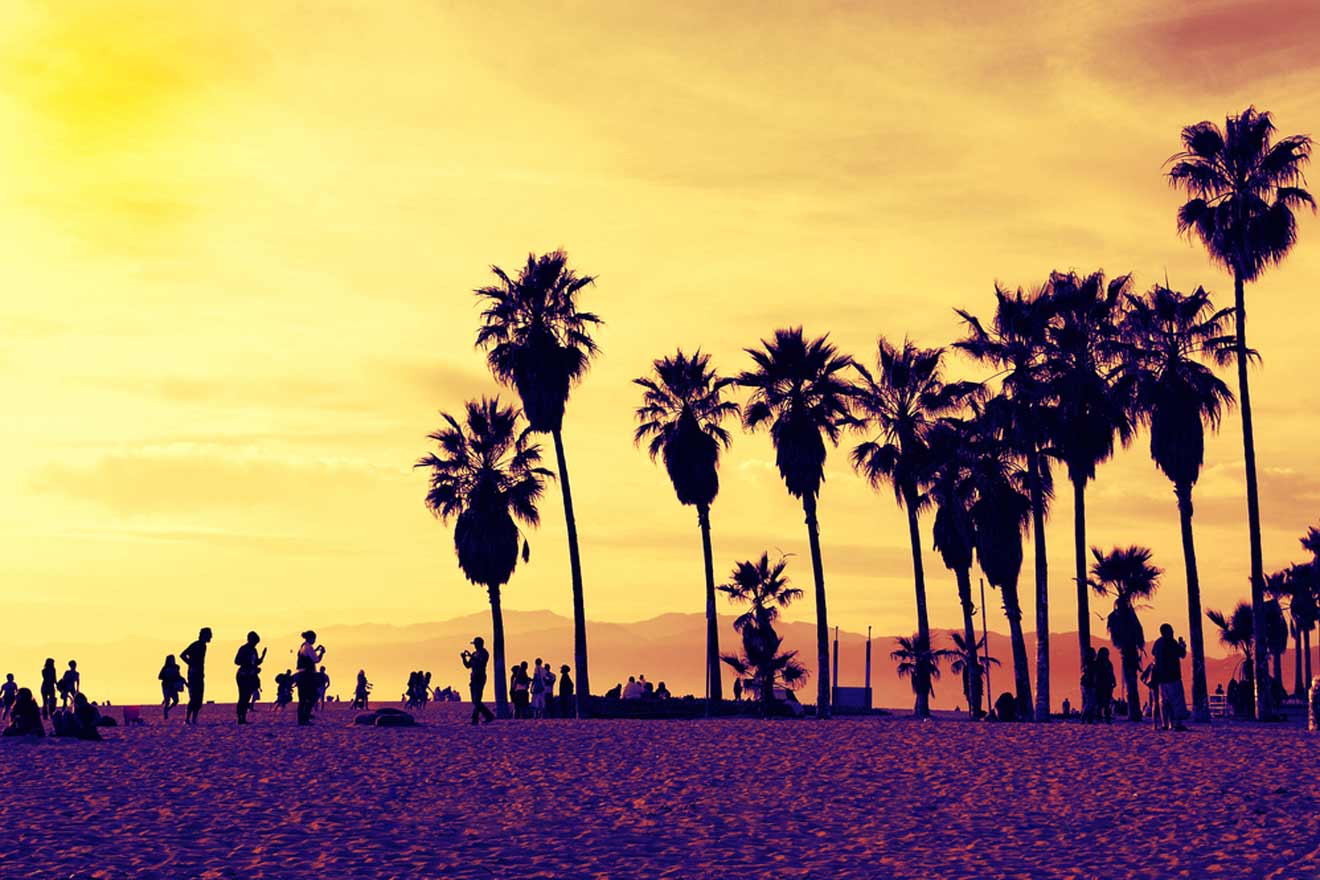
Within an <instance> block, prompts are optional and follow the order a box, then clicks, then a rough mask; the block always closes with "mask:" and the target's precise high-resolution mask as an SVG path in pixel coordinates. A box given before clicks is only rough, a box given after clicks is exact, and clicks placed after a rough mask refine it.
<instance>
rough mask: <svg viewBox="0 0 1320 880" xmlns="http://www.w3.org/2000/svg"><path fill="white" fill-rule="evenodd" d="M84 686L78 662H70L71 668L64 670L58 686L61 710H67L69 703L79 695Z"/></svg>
mask: <svg viewBox="0 0 1320 880" xmlns="http://www.w3.org/2000/svg"><path fill="white" fill-rule="evenodd" d="M81 686H82V676H81V675H79V674H78V661H77V660H70V661H69V668H68V669H66V670H64V674H63V675H61V676H60V682H59V684H58V685H57V687H58V689H59V692H60V708H61V709H67V708H68V707H69V702H70V701H71V700H73V698H74V696H76V695H77V693H78V690H79V688H80V687H81Z"/></svg>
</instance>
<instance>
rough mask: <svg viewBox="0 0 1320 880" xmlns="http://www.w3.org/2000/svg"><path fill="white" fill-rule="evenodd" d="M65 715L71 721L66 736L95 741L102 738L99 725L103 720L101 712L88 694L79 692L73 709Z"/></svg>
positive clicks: (74, 700) (75, 696)
mask: <svg viewBox="0 0 1320 880" xmlns="http://www.w3.org/2000/svg"><path fill="white" fill-rule="evenodd" d="M65 717H66V718H67V719H68V721H69V727H68V733H67V734H65V735H66V736H72V737H75V738H77V739H83V740H89V741H93V742H99V741H100V740H101V731H100V729H99V725H98V722H99V721H100V720H101V713H100V712H98V711H96V707H95V706H93V705H92V704H91V702H89V701H88V699H87V695H86V694H84V693H78V694H75V695H74V698H73V711H72V712H67V713H65Z"/></svg>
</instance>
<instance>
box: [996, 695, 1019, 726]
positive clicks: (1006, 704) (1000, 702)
mask: <svg viewBox="0 0 1320 880" xmlns="http://www.w3.org/2000/svg"><path fill="white" fill-rule="evenodd" d="M995 717H996V718H998V719H999V720H1000V721H1017V720H1018V717H1017V699H1016V698H1015V697H1014V696H1013V695H1012V694H1010V693H1009V692H1008V691H1004V692H1003V693H1002V694H1000V695H999V699H997V700H995Z"/></svg>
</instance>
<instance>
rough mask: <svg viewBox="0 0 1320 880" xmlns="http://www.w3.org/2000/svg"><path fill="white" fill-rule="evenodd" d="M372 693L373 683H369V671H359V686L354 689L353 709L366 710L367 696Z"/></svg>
mask: <svg viewBox="0 0 1320 880" xmlns="http://www.w3.org/2000/svg"><path fill="white" fill-rule="evenodd" d="M369 693H371V682H369V681H367V671H366V670H365V669H359V670H358V674H357V684H356V685H355V686H354V687H353V708H354V709H366V708H367V695H368V694H369Z"/></svg>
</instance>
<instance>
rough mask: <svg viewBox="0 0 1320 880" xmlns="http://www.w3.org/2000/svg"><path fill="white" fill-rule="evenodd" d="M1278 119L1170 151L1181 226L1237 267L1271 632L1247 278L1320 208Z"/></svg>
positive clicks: (1259, 661) (1261, 618)
mask: <svg viewBox="0 0 1320 880" xmlns="http://www.w3.org/2000/svg"><path fill="white" fill-rule="evenodd" d="M1274 134H1275V128H1274V120H1273V119H1272V118H1271V116H1270V114H1269V113H1267V112H1262V111H1258V110H1256V108H1255V107H1248V108H1247V109H1246V110H1244V111H1242V113H1241V114H1239V115H1237V116H1229V117H1228V118H1227V119H1225V120H1224V128H1223V129H1220V128H1219V126H1217V125H1215V124H1214V123H1213V122H1209V121H1204V122H1198V123H1195V124H1194V125H1189V126H1187V127H1185V128H1184V129H1183V130H1182V145H1183V149H1182V150H1181V151H1180V152H1178V153H1176V154H1174V155H1173V156H1172V157H1170V159H1169V161H1168V163H1166V164H1169V165H1171V166H1172V167H1171V168H1169V172H1168V177H1169V183H1170V185H1172V186H1174V187H1177V188H1179V189H1182V190H1183V191H1185V192H1186V193H1187V195H1188V199H1187V201H1186V202H1184V203H1183V204H1182V206H1181V207H1180V208H1179V209H1178V232H1179V233H1181V234H1183V235H1188V236H1192V235H1195V236H1196V237H1197V238H1198V239H1200V240H1201V243H1202V244H1203V245H1204V246H1205V249H1206V252H1207V253H1208V254H1209V255H1210V259H1211V260H1212V261H1213V262H1215V263H1218V264H1219V265H1221V266H1223V267H1224V268H1225V269H1227V270H1228V271H1230V272H1232V273H1233V308H1234V313H1235V320H1234V327H1235V328H1236V347H1237V374H1238V376H1237V378H1238V400H1239V401H1241V404H1242V452H1243V459H1244V463H1245V466H1246V478H1247V530H1248V534H1249V538H1250V542H1251V608H1252V614H1253V615H1255V620H1254V624H1253V630H1254V632H1255V633H1256V636H1257V638H1258V639H1262V640H1263V639H1264V638H1265V564H1264V562H1263V555H1262V551H1261V534H1260V497H1259V491H1258V487H1257V485H1256V440H1255V435H1254V432H1253V429H1252V422H1251V393H1250V390H1249V389H1248V386H1247V361H1248V348H1247V306H1246V284H1247V282H1249V281H1255V280H1256V279H1257V278H1259V277H1260V275H1261V273H1262V272H1264V271H1265V269H1267V268H1268V267H1269V266H1272V265H1277V264H1278V263H1281V262H1283V259H1284V258H1285V257H1286V256H1288V254H1289V252H1291V251H1292V248H1293V245H1295V244H1296V243H1297V218H1296V217H1295V215H1294V213H1293V212H1294V211H1296V210H1298V209H1300V208H1302V207H1304V206H1305V207H1310V208H1311V210H1312V211H1314V210H1315V200H1314V199H1313V198H1312V197H1311V194H1310V193H1309V192H1307V191H1306V190H1305V189H1304V188H1303V185H1304V183H1305V179H1304V178H1303V176H1302V169H1303V168H1304V167H1305V165H1306V163H1307V162H1308V161H1309V160H1310V157H1311V139H1310V138H1309V137H1307V136H1305V135H1291V136H1289V137H1283V138H1278V139H1277V140H1276V139H1275V137H1274ZM1256 647H1257V650H1256V651H1255V662H1256V665H1257V669H1256V673H1257V674H1256V677H1255V681H1264V680H1265V672H1266V657H1265V654H1266V652H1265V651H1264V650H1263V647H1264V643H1263V641H1262V642H1261V643H1260V644H1258V645H1257V646H1256ZM1270 706H1271V701H1270V694H1269V689H1268V688H1256V717H1257V719H1265V718H1269V717H1270V715H1271V712H1272V710H1271V708H1270Z"/></svg>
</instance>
